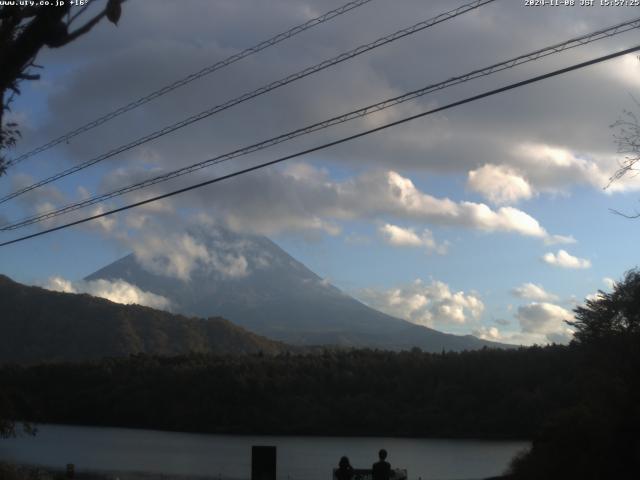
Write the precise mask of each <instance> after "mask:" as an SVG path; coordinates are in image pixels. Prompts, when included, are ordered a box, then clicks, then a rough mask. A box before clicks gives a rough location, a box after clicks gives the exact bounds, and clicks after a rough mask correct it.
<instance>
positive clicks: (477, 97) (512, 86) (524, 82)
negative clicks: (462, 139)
mask: <svg viewBox="0 0 640 480" xmlns="http://www.w3.org/2000/svg"><path fill="white" fill-rule="evenodd" d="M638 50H640V45H637V46H635V47H632V48H628V49H626V50H622V51H620V52H616V53H611V54H609V55H604V56H601V57H598V58H594V59H592V60H589V61H586V62H582V63H578V64H574V65H571V66H569V67H565V68H561V69H559V70H554V71H552V72H549V73H545V74H543V75H538V76H536V77H532V78H529V79H527V80H522V81H520V82H516V83H512V84H510V85H506V86H504V87H501V88H497V89H495V90H489V91H487V92H484V93H481V94H478V95H474V96H472V97H467V98H465V99H463V100H459V101H457V102H453V103H449V104H447V105H444V106H442V107H438V108H434V109H431V110H427V111H425V112H422V113H418V114H416V115H412V116H410V117H405V118H403V119H400V120H396V121H394V122H390V123H386V124H384V125H381V126H379V127H375V128H371V129H369V130H365V131H363V132H360V133H357V134H355V135H350V136H348V137H343V138H341V139H339V140H334V141H332V142H329V143H324V144H322V145H318V146H316V147H313V148H309V149H306V150H303V151H300V152H297V153H294V154H291V155H286V156H284V157H280V158H276V159H275V160H271V161H269V162H265V163H261V164H258V165H254V166H252V167H248V168H244V169H242V170H238V171H236V172H233V173H230V174H227V175H223V176H220V177H216V178H212V179H210V180H207V181H204V182H200V183H197V184H195V185H190V186H188V187H184V188H180V189H178V190H174V191H172V192H169V193H164V194H162V195H157V196H155V197H151V198H147V199H146V200H142V201H139V202H136V203H132V204H129V205H125V206H123V207H120V208H115V209H113V210H109V211H106V212H103V213H99V214H96V215H92V216H89V217H85V218H82V219H80V220H76V221H73V222H69V223H66V224H64V225H59V226H57V227H53V228H49V229H47V230H43V231H41V232H36V233H32V234H31V235H25V236H23V237H19V238H16V239H13V240H9V241H6V242H3V243H0V247H4V246H7V245H11V244H14V243H18V242H22V241H24V240H28V239H30V238H34V237H39V236H41V235H45V234H48V233H51V232H55V231H58V230H62V229H65V228H69V227H72V226H75V225H80V224H82V223H86V222H89V221H91V220H96V219H98V218H102V217H106V216H108V215H113V214H114V213H118V212H123V211H125V210H130V209H132V208H136V207H139V206H142V205H146V204H148V203H152V202H156V201H158V200H162V199H165V198H169V197H173V196H175V195H178V194H181V193H185V192H188V191H191V190H195V189H197V188H202V187H205V186H207V185H211V184H213V183H217V182H221V181H223V180H227V179H230V178H233V177H237V176H239V175H243V174H245V173H249V172H252V171H254V170H259V169H262V168H265V167H268V166H270V165H275V164H277V163H281V162H284V161H286V160H290V159H292V158H297V157H301V156H303V155H308V154H310V153H313V152H317V151H320V150H324V149H327V148H329V147H333V146H336V145H340V144H342V143H345V142H349V141H351V140H355V139H357V138H360V137H365V136H367V135H370V134H372V133H375V132H379V131H381V130H386V129H387V128H390V127H394V126H396V125H401V124H403V123H407V122H410V121H412V120H415V119H417V118H422V117H426V116H427V115H432V114H434V113H437V112H442V111H444V110H448V109H450V108H453V107H457V106H460V105H464V104H467V103H471V102H475V101H477V100H480V99H483V98H487V97H491V96H493V95H497V94H499V93H502V92H506V91H508V90H513V89H516V88H519V87H523V86H525V85H529V84H532V83H535V82H539V81H542V80H545V79H547V78H551V77H555V76H558V75H562V74H564V73H568V72H571V71H574V70H578V69H581V68H585V67H588V66H590V65H595V64H597V63H601V62H604V61H607V60H611V59H612V58H616V57H620V56H622V55H626V54H628V53H632V52H636V51H638Z"/></svg>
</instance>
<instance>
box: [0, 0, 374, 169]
mask: <svg viewBox="0 0 640 480" xmlns="http://www.w3.org/2000/svg"><path fill="white" fill-rule="evenodd" d="M370 1H371V0H354V1H351V2H349V3H346V4H344V5H342V6H341V7H339V8H336V9H333V10H331V11H329V12H326V13H324V14H322V15H320V16H318V17H315V18H313V19H311V20H309V21H307V22H304V23H302V24H300V25H296V26H295V27H292V28H290V29H289V30H287V31H285V32H282V33H279V34H277V35H274V36H273V37H271V38H269V39H268V40H264V41H263V42H260V43H258V44H257V45H254V46H253V47H249V48H246V49H244V50H242V51H241V52H239V53H236V54H233V55H231V56H229V57H227V58H225V59H224V60H220V61H218V62H216V63H214V64H213V65H209V66H207V67H205V68H203V69H202V70H199V71H197V72H195V73H191V74H189V75H187V76H186V77H183V78H181V79H180V80H176V81H175V82H173V83H170V84H169V85H165V86H164V87H162V88H160V89H158V90H155V91H154V92H151V93H150V94H148V95H145V96H144V97H141V98H139V99H137V100H134V101H133V102H130V103H128V104H126V105H124V106H122V107H120V108H117V109H115V110H113V111H111V112H109V113H107V114H105V115H103V116H101V117H98V118H96V119H95V120H93V121H91V122H88V123H86V124H84V125H82V126H81V127H78V128H76V129H74V130H71V131H70V132H67V133H65V134H64V135H61V136H59V137H57V138H54V139H53V140H51V141H49V142H47V143H45V144H44V145H41V146H39V147H37V148H34V149H33V150H30V151H28V152H25V153H23V154H22V155H20V156H18V157H16V158H14V159H11V160H10V161H9V162H7V165H6V166H7V167H10V166H12V165H15V164H17V163H20V162H22V161H24V160H26V159H27V158H30V157H33V156H34V155H37V154H38V153H41V152H44V151H45V150H49V149H50V148H52V147H55V146H56V145H58V144H60V143H66V142H68V141H69V140H71V139H72V138H73V137H76V136H78V135H80V134H82V133H85V132H88V131H89V130H92V129H94V128H96V127H98V126H100V125H102V124H103V123H106V122H108V121H109V120H113V119H114V118H116V117H119V116H120V115H122V114H124V113H126V112H129V111H131V110H133V109H136V108H138V107H141V106H142V105H145V104H146V103H149V102H150V101H152V100H155V99H156V98H158V97H161V96H163V95H166V94H167V93H169V92H172V91H173V90H176V89H178V88H180V87H184V86H185V85H187V84H189V83H191V82H193V81H194V80H197V79H199V78H202V77H204V76H206V75H210V74H211V73H213V72H215V71H217V70H220V69H222V68H224V67H228V66H229V65H231V64H233V63H235V62H237V61H239V60H242V59H243V58H246V57H248V56H250V55H253V54H255V53H258V52H261V51H262V50H265V49H267V48H269V47H272V46H274V45H276V44H278V43H280V42H282V41H284V40H287V39H289V38H291V37H294V36H296V35H298V34H299V33H302V32H304V31H305V30H309V29H310V28H313V27H315V26H317V25H320V24H322V23H324V22H327V21H329V20H331V19H333V18H335V17H337V16H339V15H342V14H343V13H347V12H349V11H351V10H353V9H355V8H358V7H360V6H362V5H364V4H366V3H369V2H370Z"/></svg>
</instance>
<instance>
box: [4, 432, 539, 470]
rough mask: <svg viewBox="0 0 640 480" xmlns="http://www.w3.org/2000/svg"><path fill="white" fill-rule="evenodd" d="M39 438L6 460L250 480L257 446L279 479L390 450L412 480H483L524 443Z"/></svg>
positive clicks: (117, 435)
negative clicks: (272, 460) (270, 449)
mask: <svg viewBox="0 0 640 480" xmlns="http://www.w3.org/2000/svg"><path fill="white" fill-rule="evenodd" d="M38 429H39V430H38V435H37V436H36V437H25V436H22V437H19V438H16V439H9V440H0V459H1V460H11V461H14V462H18V463H29V464H37V465H43V466H48V467H54V468H60V469H63V468H64V466H65V465H66V464H67V463H74V464H75V465H76V470H77V471H80V470H94V471H123V472H126V471H133V472H150V473H157V474H165V475H185V476H187V475H192V476H204V477H211V478H213V479H218V478H221V479H248V478H250V477H251V446H252V445H275V446H276V447H277V449H278V450H277V451H278V459H277V462H278V478H279V479H282V480H330V479H331V472H332V468H334V467H335V466H337V463H338V460H339V459H340V457H341V456H342V455H347V456H348V457H349V459H350V460H351V464H352V465H353V466H354V467H356V468H370V466H371V464H372V463H373V462H374V461H375V460H377V458H376V457H377V452H378V450H379V449H380V448H385V449H387V451H388V452H389V457H388V460H389V461H390V463H391V465H392V467H394V468H396V467H397V468H405V469H407V471H408V475H409V479H410V480H414V479H419V478H421V479H423V480H431V479H477V478H485V477H489V476H493V475H498V474H500V473H502V472H503V471H504V470H505V468H506V467H507V466H508V464H509V461H510V460H511V458H513V456H514V455H515V454H516V453H518V452H519V451H521V450H523V449H525V448H527V447H528V445H529V444H528V443H527V442H520V441H500V442H496V441H484V440H440V439H428V440H425V439H407V438H380V437H377V438H376V437H363V438H342V437H279V436H241V435H203V434H191V433H174V432H162V431H153V430H131V429H125V428H102V427H77V426H66V425H40V426H39V427H38Z"/></svg>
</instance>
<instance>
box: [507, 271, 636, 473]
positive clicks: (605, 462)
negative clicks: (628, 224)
mask: <svg viewBox="0 0 640 480" xmlns="http://www.w3.org/2000/svg"><path fill="white" fill-rule="evenodd" d="M575 313H576V321H575V322H572V325H573V326H574V327H575V328H576V334H575V338H576V340H575V341H574V345H573V348H575V349H578V350H579V351H580V352H581V362H580V364H579V365H578V370H577V371H576V376H577V377H579V378H581V382H580V383H581V384H582V387H581V389H580V393H581V394H580V396H579V397H578V401H577V402H576V403H575V404H573V405H571V406H570V407H569V408H566V409H563V410H561V411H559V412H556V413H555V414H554V415H550V416H549V417H548V418H547V420H546V422H545V423H544V427H543V428H542V430H541V431H540V433H539V434H538V435H537V436H536V437H535V439H534V442H533V447H532V449H531V451H530V452H529V453H528V454H526V455H524V456H522V457H520V458H518V459H517V460H516V461H515V462H514V465H513V473H514V478H518V479H539V478H552V479H553V478H558V479H560V478H562V479H565V478H580V479H594V480H595V479H602V478H621V479H627V478H629V479H630V478H634V479H635V478H640V374H639V372H640V272H638V270H631V271H629V272H627V274H626V275H625V277H624V279H623V280H622V281H621V282H619V283H617V284H616V285H615V287H614V289H613V292H611V293H604V292H600V295H599V296H598V297H597V298H595V299H593V300H589V301H587V302H586V305H585V306H584V307H578V308H576V309H575Z"/></svg>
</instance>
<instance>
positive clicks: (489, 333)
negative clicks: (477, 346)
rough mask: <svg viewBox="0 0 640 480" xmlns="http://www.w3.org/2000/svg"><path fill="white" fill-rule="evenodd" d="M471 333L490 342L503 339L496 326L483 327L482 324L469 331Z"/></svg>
mask: <svg viewBox="0 0 640 480" xmlns="http://www.w3.org/2000/svg"><path fill="white" fill-rule="evenodd" d="M471 334H472V335H474V336H476V337H478V338H481V339H482V340H489V341H491V342H501V341H503V340H504V336H503V335H502V334H501V333H500V330H499V329H498V328H497V327H485V326H484V325H483V326H481V327H480V328H477V329H475V330H473V331H472V332H471Z"/></svg>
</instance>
